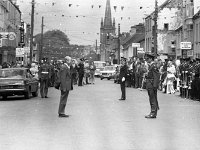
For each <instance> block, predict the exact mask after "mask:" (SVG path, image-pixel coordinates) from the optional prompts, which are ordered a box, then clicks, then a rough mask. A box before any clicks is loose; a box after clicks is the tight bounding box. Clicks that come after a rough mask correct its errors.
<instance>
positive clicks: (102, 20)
mask: <svg viewBox="0 0 200 150" xmlns="http://www.w3.org/2000/svg"><path fill="white" fill-rule="evenodd" d="M102 27H103V18H101V28H102Z"/></svg>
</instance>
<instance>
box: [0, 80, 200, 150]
mask: <svg viewBox="0 0 200 150" xmlns="http://www.w3.org/2000/svg"><path fill="white" fill-rule="evenodd" d="M126 93H127V100H125V101H119V100H118V99H119V98H120V97H121V91H120V85H119V84H114V83H113V80H110V81H108V80H102V81H101V80H100V79H99V78H96V83H95V84H94V85H86V86H83V87H78V86H77V85H75V86H74V90H73V91H71V92H70V94H69V98H68V102H67V106H66V114H68V115H70V117H69V118H59V117H58V113H57V111H58V103H59V97H60V91H59V90H56V89H55V88H53V87H52V88H50V89H49V94H48V96H49V98H46V99H42V98H40V97H36V98H31V99H29V100H25V99H23V98H20V97H19V98H8V100H7V101H2V100H1V101H0V150H199V149H200V144H199V141H200V117H199V116H200V102H198V101H192V100H188V99H182V98H180V97H178V94H176V95H166V94H163V93H162V92H160V91H159V92H158V101H159V105H160V110H159V111H158V116H157V118H156V119H146V118H144V116H145V115H147V114H149V111H150V105H149V100H148V95H147V92H146V90H143V91H140V90H138V89H134V88H126Z"/></svg>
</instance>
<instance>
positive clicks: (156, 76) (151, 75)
mask: <svg viewBox="0 0 200 150" xmlns="http://www.w3.org/2000/svg"><path fill="white" fill-rule="evenodd" d="M146 57H147V61H148V63H149V67H148V72H147V75H146V89H147V91H148V96H149V102H150V106H151V112H150V114H149V115H147V116H145V118H149V119H151V118H156V116H157V111H158V110H159V105H158V99H157V89H158V86H159V82H160V73H159V70H158V68H157V66H156V64H155V63H154V61H153V60H154V58H155V56H154V55H150V54H146Z"/></svg>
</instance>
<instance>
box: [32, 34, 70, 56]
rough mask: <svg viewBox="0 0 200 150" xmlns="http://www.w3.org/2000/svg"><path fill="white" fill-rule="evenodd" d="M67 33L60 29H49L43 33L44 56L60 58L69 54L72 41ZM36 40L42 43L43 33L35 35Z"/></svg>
mask: <svg viewBox="0 0 200 150" xmlns="http://www.w3.org/2000/svg"><path fill="white" fill-rule="evenodd" d="M69 41H70V40H69V38H68V37H67V35H66V34H65V33H64V32H62V31H60V30H52V31H47V32H45V33H44V35H43V51H42V57H48V58H50V59H51V58H52V57H56V58H60V57H63V55H66V54H67V50H69V47H70V43H69ZM35 42H36V43H38V44H41V43H40V42H41V34H37V35H36V36H35Z"/></svg>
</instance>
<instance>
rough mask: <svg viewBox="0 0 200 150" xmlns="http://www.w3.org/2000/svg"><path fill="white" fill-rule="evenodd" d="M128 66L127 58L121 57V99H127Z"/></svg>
mask: <svg viewBox="0 0 200 150" xmlns="http://www.w3.org/2000/svg"><path fill="white" fill-rule="evenodd" d="M127 71H128V67H127V65H126V58H124V57H121V68H120V73H119V81H120V87H121V92H122V95H121V98H120V99H119V100H125V99H126V86H125V81H126V76H127Z"/></svg>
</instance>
